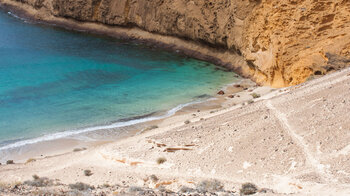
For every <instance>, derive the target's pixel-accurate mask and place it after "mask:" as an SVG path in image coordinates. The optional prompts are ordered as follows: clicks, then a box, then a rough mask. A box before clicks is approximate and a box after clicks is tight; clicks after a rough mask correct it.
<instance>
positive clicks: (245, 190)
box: [239, 183, 258, 195]
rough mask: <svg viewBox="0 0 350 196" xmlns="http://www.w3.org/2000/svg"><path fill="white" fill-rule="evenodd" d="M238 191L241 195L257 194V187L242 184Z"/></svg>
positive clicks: (250, 184)
mask: <svg viewBox="0 0 350 196" xmlns="http://www.w3.org/2000/svg"><path fill="white" fill-rule="evenodd" d="M239 191H240V193H241V195H253V194H255V193H257V192H258V187H257V186H256V185H255V184H252V183H244V184H243V185H242V188H241V189H240V190H239Z"/></svg>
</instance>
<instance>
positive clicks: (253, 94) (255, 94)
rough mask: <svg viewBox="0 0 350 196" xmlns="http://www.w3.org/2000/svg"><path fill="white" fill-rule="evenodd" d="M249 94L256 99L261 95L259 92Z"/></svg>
mask: <svg viewBox="0 0 350 196" xmlns="http://www.w3.org/2000/svg"><path fill="white" fill-rule="evenodd" d="M251 96H252V97H253V98H254V99H257V98H259V97H261V96H260V95H259V94H257V93H252V94H251Z"/></svg>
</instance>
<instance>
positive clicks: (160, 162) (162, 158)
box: [157, 157, 167, 165]
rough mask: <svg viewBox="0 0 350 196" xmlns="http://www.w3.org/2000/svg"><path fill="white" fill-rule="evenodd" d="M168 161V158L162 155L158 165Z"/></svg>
mask: <svg viewBox="0 0 350 196" xmlns="http://www.w3.org/2000/svg"><path fill="white" fill-rule="evenodd" d="M166 161H167V160H166V158H164V157H160V158H158V159H157V163H158V165H160V164H163V163H165V162H166Z"/></svg>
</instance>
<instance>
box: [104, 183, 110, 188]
mask: <svg viewBox="0 0 350 196" xmlns="http://www.w3.org/2000/svg"><path fill="white" fill-rule="evenodd" d="M102 186H103V187H104V188H109V187H111V185H110V184H108V183H104V184H103V185H102Z"/></svg>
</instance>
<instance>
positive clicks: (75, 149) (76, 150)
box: [41, 147, 87, 156]
mask: <svg viewBox="0 0 350 196" xmlns="http://www.w3.org/2000/svg"><path fill="white" fill-rule="evenodd" d="M86 149H87V148H85V147H84V148H74V149H73V152H80V151H84V150H86ZM41 156H43V155H41Z"/></svg>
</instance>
